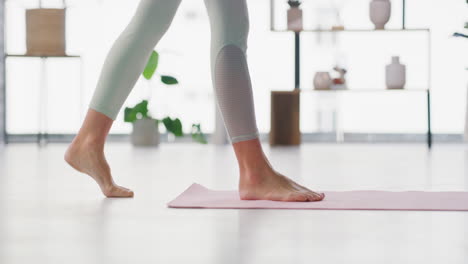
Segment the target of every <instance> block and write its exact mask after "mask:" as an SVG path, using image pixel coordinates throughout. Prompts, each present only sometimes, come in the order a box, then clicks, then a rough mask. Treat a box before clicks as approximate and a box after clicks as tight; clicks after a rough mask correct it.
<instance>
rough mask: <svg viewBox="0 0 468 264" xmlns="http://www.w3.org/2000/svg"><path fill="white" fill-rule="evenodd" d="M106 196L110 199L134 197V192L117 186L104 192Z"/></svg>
mask: <svg viewBox="0 0 468 264" xmlns="http://www.w3.org/2000/svg"><path fill="white" fill-rule="evenodd" d="M104 194H105V195H106V196H107V197H109V198H110V197H133V191H132V190H129V189H126V188H123V187H120V186H116V185H114V186H112V187H110V188H108V189H107V190H106V191H105V192H104Z"/></svg>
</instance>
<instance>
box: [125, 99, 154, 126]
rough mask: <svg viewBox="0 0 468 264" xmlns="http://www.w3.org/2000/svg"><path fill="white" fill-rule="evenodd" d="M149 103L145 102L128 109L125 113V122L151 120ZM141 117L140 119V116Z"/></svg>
mask: <svg viewBox="0 0 468 264" xmlns="http://www.w3.org/2000/svg"><path fill="white" fill-rule="evenodd" d="M148 112H149V111H148V101H147V100H143V101H141V102H140V103H138V104H136V105H135V106H134V107H126V108H125V112H124V121H125V122H130V123H132V122H135V120H137V119H143V118H151V117H150V116H149V114H148ZM138 114H141V117H140V118H139V115H138Z"/></svg>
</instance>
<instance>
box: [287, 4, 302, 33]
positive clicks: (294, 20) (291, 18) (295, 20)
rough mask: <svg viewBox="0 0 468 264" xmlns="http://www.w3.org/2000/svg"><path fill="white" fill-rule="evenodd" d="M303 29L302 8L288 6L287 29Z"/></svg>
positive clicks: (296, 30)
mask: <svg viewBox="0 0 468 264" xmlns="http://www.w3.org/2000/svg"><path fill="white" fill-rule="evenodd" d="M302 29H303V23H302V9H300V8H299V7H290V8H289V9H288V30H291V31H295V32H299V31H302Z"/></svg>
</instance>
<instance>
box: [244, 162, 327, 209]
mask: <svg viewBox="0 0 468 264" xmlns="http://www.w3.org/2000/svg"><path fill="white" fill-rule="evenodd" d="M239 194H240V197H241V199H242V200H273V201H288V202H313V201H321V200H323V199H324V198H325V194H323V193H316V192H314V191H311V190H309V189H308V188H306V187H304V186H301V185H299V184H297V183H296V182H294V181H293V180H291V179H289V178H288V177H286V176H284V175H282V174H280V173H278V172H276V171H274V170H273V169H272V168H271V167H265V168H263V169H256V170H247V169H246V170H243V171H242V170H241V175H240V183H239Z"/></svg>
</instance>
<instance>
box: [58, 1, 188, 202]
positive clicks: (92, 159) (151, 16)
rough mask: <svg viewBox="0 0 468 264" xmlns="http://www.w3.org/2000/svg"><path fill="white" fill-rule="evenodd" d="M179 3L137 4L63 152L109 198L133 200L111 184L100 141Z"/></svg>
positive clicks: (115, 43)
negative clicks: (83, 115)
mask: <svg viewBox="0 0 468 264" xmlns="http://www.w3.org/2000/svg"><path fill="white" fill-rule="evenodd" d="M180 2H181V0H140V3H139V4H138V7H137V10H136V12H135V14H134V15H133V18H132V19H131V21H130V23H129V24H128V25H127V26H126V27H125V29H124V30H123V32H122V33H121V34H120V36H119V37H118V38H117V40H116V41H115V42H114V44H113V45H112V48H111V49H110V51H109V53H108V54H107V57H106V60H105V61H104V65H103V68H102V70H101V75H100V77H99V80H98V83H97V87H96V90H95V91H94V95H93V98H92V100H91V103H90V105H89V106H90V108H89V110H88V113H87V115H86V119H85V121H84V123H83V125H82V127H81V129H80V131H79V133H78V135H77V136H76V138H75V139H74V140H73V142H72V144H71V145H70V147H69V148H68V150H67V152H66V154H65V160H66V161H67V162H68V163H69V164H70V165H71V166H72V167H73V168H75V169H76V170H78V171H80V172H83V173H86V174H88V175H89V176H91V177H92V178H93V179H94V180H96V182H97V183H98V184H99V186H100V187H101V190H102V192H103V193H104V195H106V196H107V197H132V196H133V192H132V191H131V190H129V189H126V188H123V187H120V186H118V185H116V184H115V183H114V181H113V179H112V175H111V172H110V168H109V165H108V164H107V161H106V159H105V157H104V142H105V140H106V137H107V134H108V133H109V130H110V128H111V126H112V122H113V120H114V119H115V118H116V117H117V114H118V113H119V111H120V109H121V107H122V105H123V103H124V102H125V100H126V99H127V97H128V95H129V94H130V92H131V90H132V88H133V87H134V85H135V83H136V82H137V80H138V78H139V76H140V74H141V73H142V72H143V69H144V68H145V66H146V63H147V62H148V58H149V56H150V55H151V52H152V51H153V49H154V47H155V46H156V45H157V43H158V42H159V40H160V39H161V38H162V36H163V35H164V34H165V32H166V31H167V30H168V28H169V26H170V24H171V22H172V19H173V18H174V15H175V13H176V11H177V8H178V6H179V4H180Z"/></svg>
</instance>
